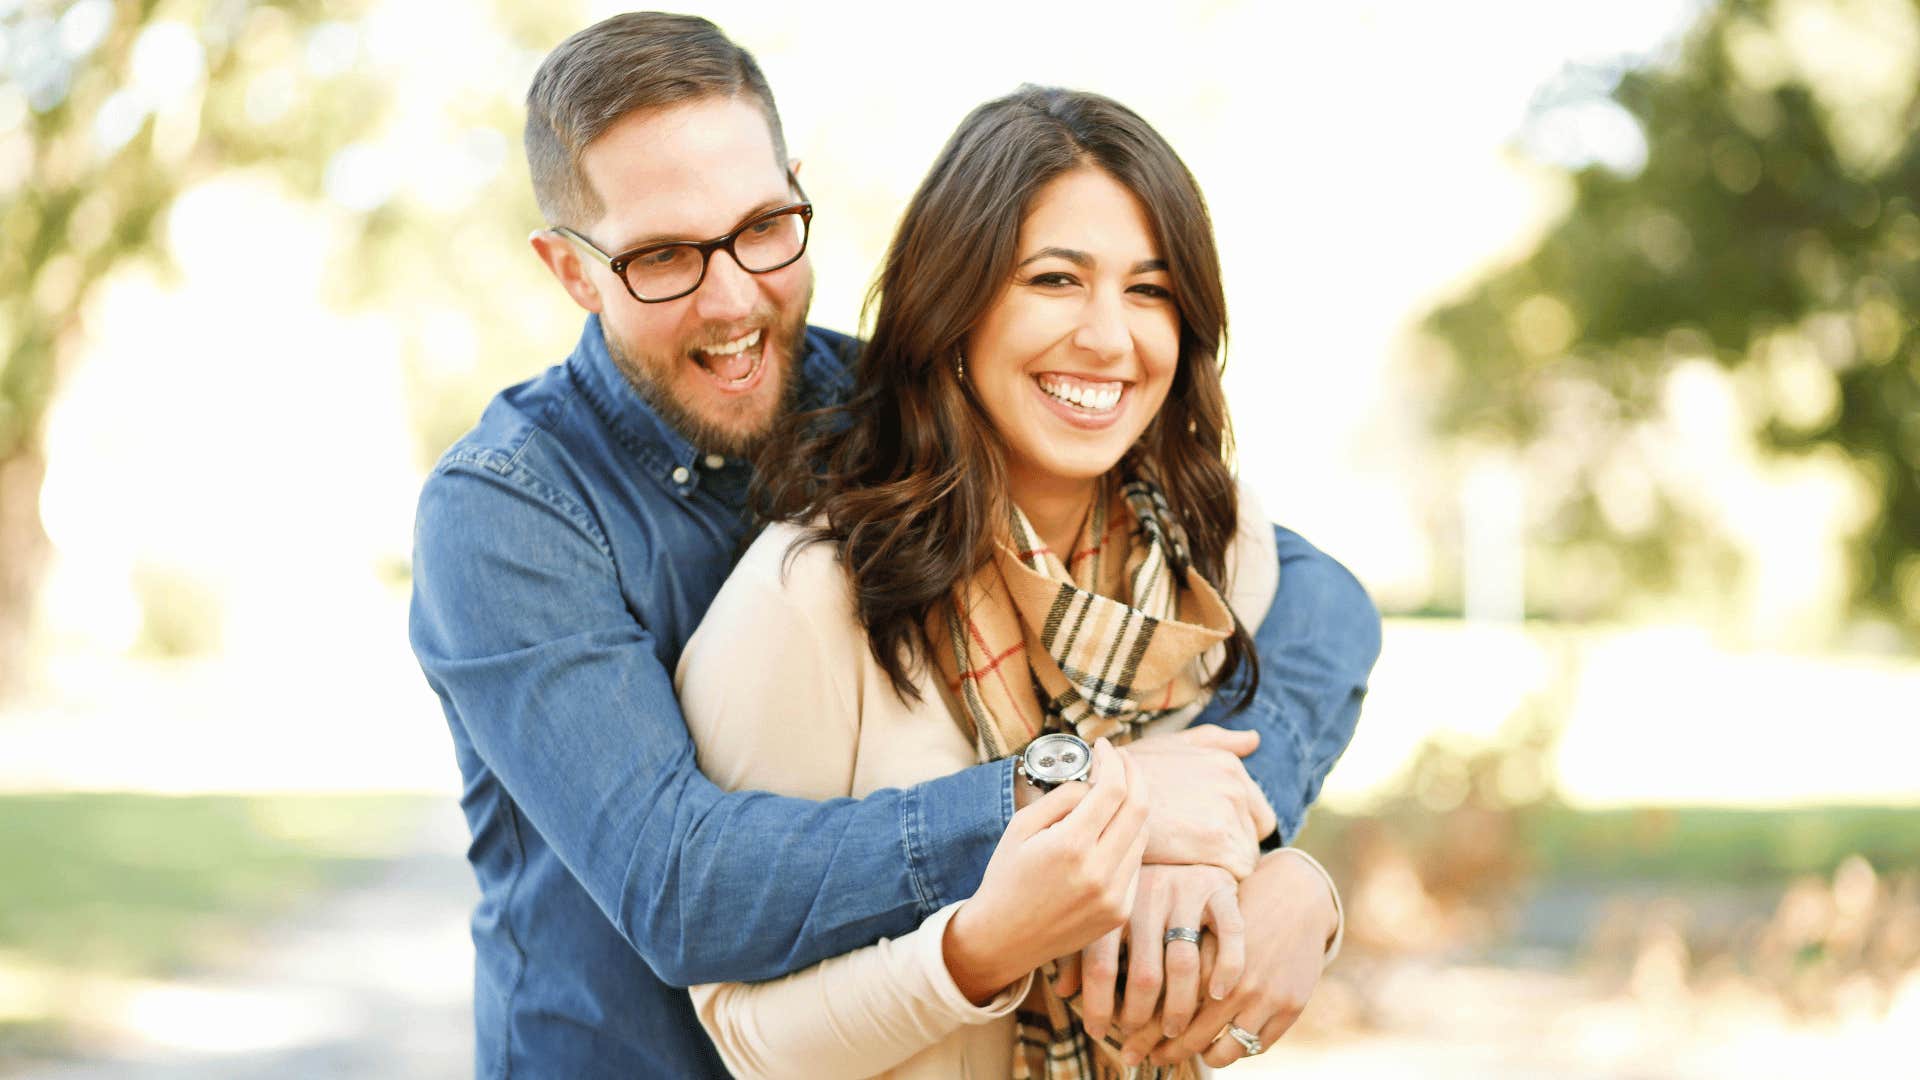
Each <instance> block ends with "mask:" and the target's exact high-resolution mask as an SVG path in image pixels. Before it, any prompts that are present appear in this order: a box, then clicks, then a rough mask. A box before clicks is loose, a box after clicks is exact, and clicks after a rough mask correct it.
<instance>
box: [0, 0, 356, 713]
mask: <svg viewBox="0 0 1920 1080" xmlns="http://www.w3.org/2000/svg"><path fill="white" fill-rule="evenodd" d="M0 14H3V15H4V21H3V22H0V56H4V58H5V73H6V79H5V81H4V82H0V234H4V235H5V236H6V238H7V242H6V244H4V245H0V350H3V351H0V364H3V365H4V366H0V686H4V684H5V683H6V682H7V681H8V676H9V674H10V672H11V670H12V668H13V666H14V664H15V663H17V660H18V656H19V648H20V645H21V644H22V641H23V638H24V634H25V629H26V623H27V620H28V618H29V616H30V614H31V611H32V606H33V599H34V594H35V590H36V586H37V584H38V582H39V579H40V575H41V572H42V570H43V568H44V564H45V559H46V554H47V540H46V535H45V533H44V532H43V530H42V528H41V524H40V515H39V500H40V490H41V483H42V480H43V478H44V476H45V471H46V460H45V454H44V436H45V424H46V418H47V410H48V406H49V405H50V404H51V403H52V401H53V399H54V396H55V394H56V393H57V391H58V390H59V387H60V381H61V375H62V373H63V372H64V371H66V370H67V369H68V368H69V367H70V366H71V365H72V364H73V362H74V360H75V357H76V355H77V354H78V352H79V351H80V349H81V348H82V346H83V343H84V340H85V333H86V327H85V319H86V315H87V310H88V306H89V303H90V301H91V300H92V299H93V297H94V295H95V293H96V290H97V289H98V288H99V286H100V285H101V284H102V283H103V282H104V281H106V280H107V278H108V277H109V276H110V275H111V274H112V273H113V272H114V271H115V270H116V269H117V268H120V267H122V266H124V265H126V264H127V263H128V262H130V261H134V260H153V261H156V262H159V263H161V264H162V265H164V262H165V240H166V238H165V235H164V233H165V219H166V213H167V210H168V209H169V208H170V207H171V205H172V204H173V201H174V198H175V196H176V195H178V194H179V193H180V192H181V191H183V190H185V189H186V188H188V187H190V186H191V185H193V184H194V183H196V182H198V181H201V180H204V179H205V178H207V177H208V176H210V175H212V174H213V173H215V172H217V171H220V170H225V169H231V168H236V167H246V166H253V165H260V166H265V167H269V168H272V169H274V170H275V171H277V172H278V173H279V174H280V175H281V176H282V177H284V179H285V180H286V182H287V183H288V184H289V185H291V186H292V187H294V188H295V189H297V190H301V191H306V192H316V191H317V190H318V189H319V186H320V184H321V178H322V174H323V172H324V168H325V165H326V163H327V160H328V158H329V155H330V154H331V153H332V152H333V151H334V150H335V149H336V148H338V147H339V146H340V145H341V144H342V143H344V142H345V141H347V140H349V139H351V138H353V137H354V135H355V134H356V133H357V132H359V131H361V130H363V129H364V128H365V127H366V126H367V125H368V124H370V123H372V122H373V121H375V120H376V119H377V118H378V117H379V115H380V113H381V109H382V102H381V100H380V95H379V88H378V87H377V86H375V85H372V84H371V83H369V82H368V81H367V80H365V79H361V78H357V77H356V76H355V75H354V74H353V73H352V72H351V71H339V72H333V73H330V74H328V75H316V74H314V73H313V72H312V71H311V66H310V65H302V63H301V61H302V59H303V53H304V51H305V49H306V46H307V33H308V31H310V30H311V29H312V28H314V27H316V26H318V25H321V24H323V23H326V22H328V21H329V20H331V19H340V18H350V17H352V16H353V15H354V14H356V9H355V8H353V7H351V6H349V5H343V4H328V3H321V2H316V0H283V2H276V3H258V4H243V3H230V2H221V0H193V2H173V3H161V2H157V0H141V2H137V3H111V2H108V0H80V2H77V3H71V4H54V3H13V4H9V5H0ZM155 359H156V360H164V356H156V357H155Z"/></svg>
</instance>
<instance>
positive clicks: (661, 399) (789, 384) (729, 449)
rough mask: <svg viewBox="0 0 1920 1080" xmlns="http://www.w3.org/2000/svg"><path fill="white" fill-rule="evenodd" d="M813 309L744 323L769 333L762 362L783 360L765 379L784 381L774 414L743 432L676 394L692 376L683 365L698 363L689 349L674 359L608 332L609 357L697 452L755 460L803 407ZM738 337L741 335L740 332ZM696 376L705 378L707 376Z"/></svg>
mask: <svg viewBox="0 0 1920 1080" xmlns="http://www.w3.org/2000/svg"><path fill="white" fill-rule="evenodd" d="M809 299H810V298H809ZM808 306H809V305H808V304H807V303H806V302H804V301H803V302H801V303H799V304H796V305H794V309H793V313H792V314H791V315H790V316H788V317H787V318H786V319H784V320H779V321H776V320H777V317H778V313H776V312H768V313H766V314H761V313H758V312H756V317H755V318H752V319H749V320H747V322H746V323H745V324H744V325H748V326H758V327H761V328H762V329H763V330H764V331H765V333H764V335H763V340H762V341H761V343H760V347H761V348H762V349H763V350H767V351H766V352H764V353H763V354H762V355H763V357H764V358H763V359H762V360H761V363H763V364H767V363H772V362H773V357H774V356H776V355H777V356H780V357H782V358H783V359H782V360H781V362H780V365H779V367H778V368H777V370H774V371H769V372H767V373H766V377H768V378H776V379H779V380H780V385H779V386H777V387H776V388H775V399H776V400H775V403H774V407H773V410H772V411H771V412H770V413H769V414H768V416H767V418H766V419H765V420H764V421H761V422H759V423H757V424H756V425H755V426H754V427H753V428H752V429H750V430H745V431H742V430H740V429H739V428H738V427H730V426H727V425H723V424H721V423H717V422H715V421H714V420H712V419H709V418H708V417H705V416H702V415H700V414H699V413H698V412H696V411H695V410H694V409H693V408H692V407H690V406H689V405H688V404H687V402H685V401H683V400H682V399H680V398H679V397H676V396H674V388H675V386H676V385H677V383H678V382H679V380H680V379H683V378H687V377H689V376H688V375H687V374H686V373H685V372H684V371H683V370H681V369H680V368H679V366H678V365H681V364H689V363H698V361H695V360H693V359H692V358H691V357H690V356H689V355H688V352H689V350H688V349H685V348H683V349H681V350H680V351H679V353H678V354H676V355H670V356H661V355H659V354H649V353H645V352H641V351H639V350H634V349H629V348H627V346H626V343H625V342H622V341H620V340H619V339H617V338H616V337H615V336H614V335H613V334H612V333H610V332H609V333H606V341H607V354H608V355H609V356H611V357H612V358H613V364H614V366H615V367H617V368H619V369H620V373H621V374H622V375H624V376H626V379H627V382H628V383H629V384H631V385H632V386H633V388H634V390H635V391H636V392H637V393H639V395H640V396H641V398H643V399H644V400H645V401H646V403H647V404H648V405H649V406H651V407H652V409H653V411H654V413H655V414H656V415H658V416H659V417H660V419H662V420H664V421H666V423H667V426H668V427H671V428H673V429H674V430H675V431H677V432H679V433H680V435H681V437H683V438H685V439H686V440H687V441H688V442H690V443H692V444H693V445H694V447H695V448H696V449H698V450H701V451H703V452H705V453H720V454H723V455H725V456H727V457H733V458H746V457H751V456H752V455H753V453H754V452H755V451H756V450H758V449H759V448H760V446H761V444H762V443H764V442H765V441H766V439H767V436H768V435H770V434H772V433H773V428H774V426H775V425H776V424H777V423H778V422H779V421H780V419H781V418H782V417H784V416H786V415H788V414H789V413H791V412H793V411H794V410H795V409H796V408H797V407H798V406H799V403H800V400H801V397H802V395H803V391H804V387H803V383H804V381H805V380H804V379H803V378H802V377H801V373H800V368H801V360H802V357H801V354H800V350H801V346H802V339H803V337H804V335H805V333H806V328H807V308H808ZM602 329H603V331H604V330H606V325H605V323H602ZM735 336H738V334H737V333H736V334H735ZM691 377H693V378H705V377H706V376H704V375H695V376H691ZM759 395H760V391H755V393H754V394H753V397H754V398H756V399H757V398H758V397H759Z"/></svg>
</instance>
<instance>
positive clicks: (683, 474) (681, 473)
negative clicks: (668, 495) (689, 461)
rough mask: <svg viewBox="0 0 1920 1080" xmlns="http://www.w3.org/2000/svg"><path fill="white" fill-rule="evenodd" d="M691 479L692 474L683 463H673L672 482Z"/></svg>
mask: <svg viewBox="0 0 1920 1080" xmlns="http://www.w3.org/2000/svg"><path fill="white" fill-rule="evenodd" d="M691 479H693V474H692V473H690V472H688V471H687V467H686V466H685V465H675V466H674V467H673V482H674V483H676V484H684V483H686V482H687V481H689V480H691Z"/></svg>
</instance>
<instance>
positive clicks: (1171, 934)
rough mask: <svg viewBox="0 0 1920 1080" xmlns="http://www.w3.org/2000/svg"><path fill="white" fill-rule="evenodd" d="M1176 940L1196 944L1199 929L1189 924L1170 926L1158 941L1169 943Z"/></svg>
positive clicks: (1197, 942) (1198, 937)
mask: <svg viewBox="0 0 1920 1080" xmlns="http://www.w3.org/2000/svg"><path fill="white" fill-rule="evenodd" d="M1176 941H1188V942H1192V943H1193V944H1195V945H1198V944H1200V931H1198V930H1195V929H1193V928H1192V927H1190V926H1170V927H1168V928H1167V936H1166V937H1165V938H1164V939H1162V940H1161V942H1160V943H1161V944H1162V945H1171V944H1173V943H1174V942H1176Z"/></svg>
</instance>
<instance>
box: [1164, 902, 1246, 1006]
mask: <svg viewBox="0 0 1920 1080" xmlns="http://www.w3.org/2000/svg"><path fill="white" fill-rule="evenodd" d="M1229 891H1231V890H1230V889H1229ZM1206 899H1207V898H1206V897H1203V896H1200V895H1198V894H1197V893H1196V892H1194V891H1192V890H1188V891H1184V892H1181V891H1176V892H1175V894H1174V897H1173V905H1172V907H1171V909H1170V910H1169V911H1168V914H1167V926H1168V927H1169V928H1173V927H1178V928H1182V929H1187V930H1198V929H1200V928H1201V926H1202V923H1203V921H1204V915H1205V912H1206ZM1161 933H1162V936H1163V937H1164V936H1165V931H1164V930H1163V931H1162V932H1161ZM1164 957H1165V963H1164V966H1165V968H1166V982H1167V994H1166V1000H1167V1004H1166V1008H1165V1009H1163V1010H1162V1016H1161V1018H1160V1021H1161V1022H1160V1028H1161V1034H1162V1035H1164V1036H1165V1037H1166V1038H1169V1039H1177V1038H1179V1037H1180V1034H1181V1033H1182V1032H1184V1031H1186V1030H1187V1024H1189V1023H1190V1022H1192V1020H1193V1014H1194V1012H1195V1010H1197V1009H1198V1008H1199V1007H1200V943H1199V942H1197V941H1180V940H1174V941H1168V942H1167V943H1166V947H1165V950H1164Z"/></svg>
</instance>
